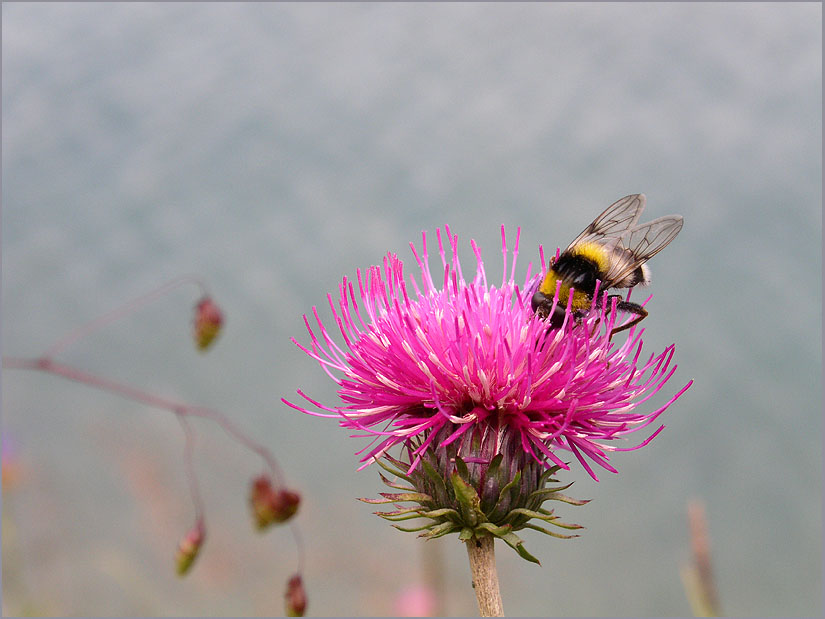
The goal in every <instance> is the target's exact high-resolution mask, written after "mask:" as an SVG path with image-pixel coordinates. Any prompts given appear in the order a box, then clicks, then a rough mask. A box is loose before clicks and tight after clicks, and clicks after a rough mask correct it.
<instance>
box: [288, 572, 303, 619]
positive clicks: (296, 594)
mask: <svg viewBox="0 0 825 619" xmlns="http://www.w3.org/2000/svg"><path fill="white" fill-rule="evenodd" d="M284 602H285V604H284V605H285V607H286V616H287V617H303V616H304V612H305V611H306V608H307V593H306V591H305V590H304V582H303V580H302V579H301V575H300V574H295V575H294V576H293V577H292V578H290V579H289V582H288V583H287V585H286V595H285V596H284Z"/></svg>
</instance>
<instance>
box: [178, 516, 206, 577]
mask: <svg viewBox="0 0 825 619" xmlns="http://www.w3.org/2000/svg"><path fill="white" fill-rule="evenodd" d="M204 539H206V529H205V528H204V526H203V521H202V520H198V522H197V523H195V526H194V527H192V528H191V529H190V530H189V533H187V534H186V536H184V538H183V539H182V540H181V541H180V543H179V544H178V550H177V552H176V553H175V565H176V566H177V570H178V576H185V575H186V574H187V572H189V570H190V569H191V567H192V564H193V563H194V562H195V559H196V558H197V556H198V552H199V551H200V549H201V546H202V545H203V541H204Z"/></svg>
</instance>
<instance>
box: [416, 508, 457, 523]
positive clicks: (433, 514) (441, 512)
mask: <svg viewBox="0 0 825 619" xmlns="http://www.w3.org/2000/svg"><path fill="white" fill-rule="evenodd" d="M420 513H421V515H422V516H424V517H425V518H432V519H433V520H435V519H437V518H449V519H450V520H452V521H453V522H461V514H459V513H458V512H457V511H456V510H454V509H452V508H450V507H444V508H442V509H434V510H432V511H428V512H425V511H421V512H420Z"/></svg>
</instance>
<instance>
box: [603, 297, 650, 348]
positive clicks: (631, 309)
mask: <svg viewBox="0 0 825 619" xmlns="http://www.w3.org/2000/svg"><path fill="white" fill-rule="evenodd" d="M615 297H618V298H619V299H622V295H620V294H612V295H610V296H608V297H607V299H608V301H609V300H611V299H613V298H615ZM616 309H617V310H621V311H623V312H627V313H629V314H635V315H636V317H635V318H634V319H633V320H631V321H630V322H628V323H627V324H624V325H622V326H621V327H616V328H615V329H613V330H612V331H611V332H610V337H613V336H614V335H615V334H616V333H619V332H620V331H624V330H626V329H629V328H630V327H632V326H633V325H635V324H637V323H639V322H641V321H642V320H644V319H645V317H646V316H647V310H646V309H645V308H643V307H642V306H641V305H639V304H638V303H631V302H630V301H624V300H620V301H618V302H617V303H616Z"/></svg>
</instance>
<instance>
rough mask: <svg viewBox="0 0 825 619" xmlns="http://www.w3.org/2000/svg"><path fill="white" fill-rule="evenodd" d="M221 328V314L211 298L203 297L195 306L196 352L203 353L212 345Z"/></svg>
mask: <svg viewBox="0 0 825 619" xmlns="http://www.w3.org/2000/svg"><path fill="white" fill-rule="evenodd" d="M222 326H223V312H222V311H221V308H219V307H218V306H217V304H216V303H215V302H214V301H213V300H212V298H211V297H208V296H207V297H203V298H202V299H201V300H200V301H198V303H197V305H195V322H194V327H195V328H194V333H193V335H194V338H195V345H196V346H197V347H198V350H200V351H204V350H206V349H207V348H209V346H210V345H211V344H212V342H213V341H214V340H215V338H216V337H218V334H219V333H220V331H221V327H222Z"/></svg>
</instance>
